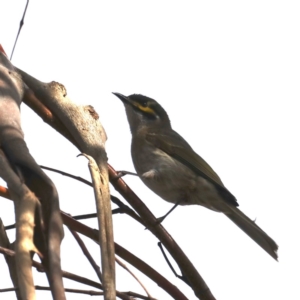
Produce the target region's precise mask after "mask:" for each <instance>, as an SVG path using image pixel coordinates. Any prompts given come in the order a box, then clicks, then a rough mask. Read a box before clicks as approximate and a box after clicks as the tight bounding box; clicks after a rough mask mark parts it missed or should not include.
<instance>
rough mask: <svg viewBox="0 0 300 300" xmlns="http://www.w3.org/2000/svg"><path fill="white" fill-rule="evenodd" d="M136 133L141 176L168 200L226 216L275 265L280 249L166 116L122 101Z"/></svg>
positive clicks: (137, 101) (132, 99) (149, 105)
mask: <svg viewBox="0 0 300 300" xmlns="http://www.w3.org/2000/svg"><path fill="white" fill-rule="evenodd" d="M115 95H116V96H117V97H118V98H119V99H121V100H122V101H123V103H124V105H125V109H126V114H127V118H128V122H129V125H130V130H131V133H132V144H131V155H132V160H133V164H134V167H135V169H136V172H137V174H138V176H139V177H140V178H141V180H142V181H143V182H144V183H145V185H147V186H148V187H149V188H150V189H151V190H152V191H153V192H155V193H156V194H157V195H159V196H160V197H161V198H163V199H164V200H166V201H168V202H171V203H179V204H180V205H192V204H197V205H202V206H204V207H206V208H209V209H211V210H214V211H217V212H222V213H224V214H225V215H226V216H227V217H228V218H229V219H230V220H231V221H233V222H234V223H235V224H236V225H237V226H238V227H239V228H240V229H242V230H243V231H244V232H245V233H246V234H247V235H248V236H249V237H251V238H252V239H253V240H254V241H255V242H256V243H257V244H258V245H260V246H261V247H262V248H263V249H264V250H265V251H266V252H267V253H269V254H270V255H271V256H272V257H273V258H274V259H277V250H278V246H277V245H276V243H275V242H274V241H273V240H272V239H271V238H270V237H269V236H268V235H267V234H266V233H265V232H264V231H263V230H262V229H261V228H260V227H258V226H257V225H256V224H255V223H254V222H253V221H252V220H250V219H249V218H248V217H247V216H246V215H245V214H244V213H243V212H241V211H240V210H239V209H238V208H237V206H238V203H237V200H236V199H235V197H234V196H233V195H232V194H231V193H230V192H229V191H228V190H227V189H226V187H225V186H224V184H223V182H222V181H221V179H220V177H219V176H218V175H217V174H216V173H215V172H214V170H213V169H212V168H211V167H210V166H209V165H208V164H207V163H206V162H205V160H204V159H202V158H201V157H200V156H199V155H198V154H197V153H196V152H195V151H194V150H193V149H192V147H191V146H190V145H189V144H188V143H187V142H186V141H185V140H184V139H183V138H182V137H181V136H180V135H179V134H178V133H177V132H175V131H174V130H173V129H172V127H171V123H170V120H169V117H168V115H167V113H166V112H165V110H164V109H163V108H162V106H161V105H160V104H158V103H157V102H156V101H155V100H153V99H151V98H149V97H145V96H143V95H131V96H128V97H126V96H123V95H121V94H118V93H115Z"/></svg>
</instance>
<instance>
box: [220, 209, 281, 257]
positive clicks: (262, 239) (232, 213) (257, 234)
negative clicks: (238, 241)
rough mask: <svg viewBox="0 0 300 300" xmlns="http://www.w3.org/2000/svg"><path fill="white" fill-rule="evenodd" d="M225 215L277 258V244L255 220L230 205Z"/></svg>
mask: <svg viewBox="0 0 300 300" xmlns="http://www.w3.org/2000/svg"><path fill="white" fill-rule="evenodd" d="M228 208H229V209H228V210H227V211H226V212H225V215H226V216H227V217H228V218H229V219H230V220H231V221H232V222H234V223H235V224H236V225H237V226H238V227H240V228H241V229H242V230H243V231H244V232H245V233H246V234H247V235H248V236H249V237H251V238H252V239H253V240H254V241H255V242H256V243H257V244H258V245H259V246H261V247H262V248H263V249H264V250H265V251H266V252H267V253H269V254H270V255H271V256H272V257H273V258H274V259H275V260H277V258H278V255H277V250H278V246H277V244H276V243H275V242H274V241H273V240H272V239H271V238H270V237H269V236H268V235H267V234H266V233H265V232H264V231H263V230H262V229H261V228H259V227H258V226H257V225H256V224H255V222H254V221H252V220H251V219H249V218H248V217H247V216H246V215H245V214H244V213H242V212H241V211H240V210H239V209H238V208H236V207H234V206H229V205H228Z"/></svg>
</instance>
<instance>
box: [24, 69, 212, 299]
mask: <svg viewBox="0 0 300 300" xmlns="http://www.w3.org/2000/svg"><path fill="white" fill-rule="evenodd" d="M20 73H21V74H22V77H23V80H24V81H25V82H26V84H27V85H29V86H30V88H32V89H33V91H34V93H35V96H36V97H37V98H38V99H39V100H40V101H41V102H42V103H44V105H45V103H46V102H47V100H46V99H47V98H49V96H47V95H46V92H47V90H48V86H46V85H45V84H44V85H43V84H42V83H39V85H40V86H41V87H40V88H39V89H36V88H35V89H34V82H35V81H37V80H36V79H34V78H32V77H31V76H30V77H29V80H28V75H27V74H26V73H24V72H23V71H20ZM29 83H30V84H29ZM26 101H27V100H26V93H25V97H24V102H25V103H26ZM62 101H64V100H62ZM68 101H70V100H68ZM45 106H47V107H48V108H49V109H50V110H51V111H52V112H53V114H54V115H56V116H57V113H58V112H57V109H56V108H55V107H53V108H52V107H51V108H50V107H49V106H48V105H45ZM61 121H62V120H61ZM49 125H50V126H53V125H52V124H51V123H50V122H49ZM67 125H68V124H66V123H64V127H67V128H69V127H68V126H67ZM56 128H58V127H56ZM84 128H85V127H84ZM93 131H94V130H93ZM59 132H60V133H61V134H63V135H64V128H60V129H59ZM93 137H94V133H92V135H91V138H93ZM74 138H75V136H74ZM75 140H76V141H77V142H78V141H79V140H78V139H77V138H75ZM97 140H99V136H98V137H97ZM79 150H80V151H81V152H83V153H86V154H89V153H88V152H86V151H84V149H82V147H81V144H80V145H79ZM89 155H90V154H89ZM92 156H93V157H94V158H95V156H94V155H92ZM96 162H97V160H96ZM97 163H98V162H97ZM101 174H102V172H101ZM109 175H110V178H111V183H112V185H113V186H114V187H115V189H116V190H117V191H118V192H119V193H121V194H122V196H123V197H124V198H125V199H126V200H127V201H128V202H129V203H130V205H131V206H132V207H133V208H134V210H135V211H137V213H138V214H139V215H140V216H141V217H142V219H143V220H144V222H145V224H146V227H147V228H148V229H149V230H150V231H151V232H152V233H153V234H154V235H155V236H156V237H157V238H158V239H159V240H160V241H161V242H162V243H163V245H164V246H165V248H166V249H167V250H168V251H169V253H170V254H171V256H172V257H173V258H174V260H175V261H176V262H177V264H178V266H179V268H180V269H181V272H182V274H183V275H184V276H186V278H187V279H188V281H189V282H190V285H191V287H192V289H193V290H194V292H195V295H196V296H197V297H198V298H199V299H201V300H214V299H215V298H214V296H213V295H212V293H211V291H210V289H209V288H208V286H207V284H206V283H205V281H204V280H203V278H202V277H201V276H200V274H199V273H198V272H197V270H196V269H195V267H194V266H193V265H192V263H191V262H190V261H189V259H188V258H187V256H186V255H185V254H184V252H183V251H182V250H181V249H180V247H179V246H178V245H177V244H176V242H175V241H174V240H173V239H172V237H171V236H170V235H169V234H168V232H167V231H166V230H165V229H164V228H163V226H162V225H157V222H156V218H155V217H154V216H153V215H152V213H151V212H150V211H149V210H148V208H147V207H146V206H145V205H144V203H143V202H142V201H141V200H140V199H139V198H138V197H137V196H136V195H135V194H134V193H133V191H132V190H131V189H130V188H129V187H128V186H127V185H126V184H125V182H124V181H123V180H122V179H117V180H116V179H115V178H116V177H117V175H118V174H117V173H116V172H115V171H114V170H113V169H112V168H111V167H110V168H109Z"/></svg>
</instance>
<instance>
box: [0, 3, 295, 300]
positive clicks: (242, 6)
mask: <svg viewBox="0 0 300 300" xmlns="http://www.w3.org/2000/svg"><path fill="white" fill-rule="evenodd" d="M25 2H26V1H22V2H21V1H11V0H1V2H0V43H1V44H2V46H3V47H4V49H5V50H6V52H7V53H8V54H9V55H10V52H11V49H12V46H13V43H14V39H15V36H16V33H17V31H18V26H19V22H20V18H21V16H22V14H23V9H24V6H25ZM299 8H300V5H299V2H298V1H181V2H179V1H151V2H150V1H147V2H146V1H54V0H52V1H47V0H44V1H37V0H35V1H34V0H31V1H30V4H29V8H28V12H27V15H26V19H25V25H24V28H23V30H22V32H21V35H20V39H19V42H18V45H17V48H16V51H15V54H14V57H13V61H12V62H13V63H14V64H15V65H16V66H18V67H19V68H21V69H23V70H24V71H26V72H28V73H29V74H31V75H33V76H35V77H36V78H38V79H40V80H42V81H45V82H48V81H51V80H55V81H59V82H61V83H63V84H64V85H65V86H66V88H67V91H68V94H69V96H70V97H71V98H72V99H73V100H74V101H75V102H77V103H82V104H90V105H93V106H94V107H95V109H96V110H97V112H98V113H99V115H100V120H101V122H102V124H103V125H104V127H105V129H106V131H107V134H108V138H109V140H108V142H107V152H108V156H109V163H110V164H111V165H112V166H113V167H114V168H115V169H119V170H124V169H125V170H130V171H133V170H134V169H133V166H132V163H131V157H130V133H129V127H128V124H127V119H126V116H125V111H124V108H123V105H122V103H121V102H120V101H119V100H118V99H117V98H116V97H115V96H113V95H112V94H111V92H120V93H123V94H125V95H129V94H132V93H141V94H144V95H147V96H149V97H152V98H154V99H156V100H157V101H158V102H159V103H160V104H162V106H163V107H164V108H165V109H166V111H167V112H168V114H169V116H170V119H171V121H172V125H173V128H174V129H175V130H176V131H178V132H179V133H180V134H181V135H182V136H184V138H185V139H186V140H187V141H189V143H190V144H191V145H192V147H193V148H194V150H195V151H196V152H198V153H199V154H200V155H201V156H202V157H203V158H204V159H205V160H206V161H207V162H208V163H209V164H210V165H211V166H212V167H213V168H214V169H215V171H216V172H217V173H218V174H219V176H220V177H221V179H222V181H223V182H224V183H225V185H226V186H227V188H228V189H229V190H230V191H231V192H232V193H233V194H234V195H235V196H236V198H237V199H238V201H239V204H240V208H241V210H242V211H243V212H245V213H246V214H247V215H248V216H249V217H251V218H253V219H256V220H257V224H258V225H259V226H260V227H262V229H263V230H265V231H266V232H267V233H268V234H269V235H270V236H271V237H272V238H273V239H274V240H275V241H276V242H277V243H278V245H279V263H276V262H275V261H274V260H273V259H271V258H270V257H269V256H268V255H267V254H266V253H265V252H264V251H263V250H262V249H261V248H260V247H259V246H257V245H256V244H255V243H254V242H253V241H252V240H251V239H249V238H248V237H247V236H246V235H245V234H244V233H243V232H242V231H241V230H240V229H238V227H236V226H235V225H234V224H233V223H232V222H231V221H230V220H229V219H227V218H226V217H224V216H223V215H221V214H218V213H215V212H211V211H209V210H207V209H205V208H202V207H196V206H190V207H179V208H177V209H176V210H175V211H174V212H173V213H172V214H171V215H170V216H169V217H168V218H167V219H166V220H165V221H164V223H163V225H164V226H165V227H166V229H167V230H168V231H169V233H170V234H171V235H172V236H173V237H174V239H175V240H176V241H177V242H178V243H179V245H180V246H181V247H182V249H183V250H184V251H185V253H186V254H187V256H188V257H189V258H190V260H191V261H192V262H193V263H194V265H195V266H196V268H197V269H198V271H199V272H200V274H201V275H202V276H203V277H204V279H205V280H206V282H207V284H208V286H209V287H210V288H211V290H212V292H213V294H214V295H215V297H216V298H217V299H222V300H241V299H243V300H253V299H256V300H266V299H272V300H279V299H280V300H281V299H300V292H299V268H300V258H299V257H300V255H299V253H300V234H299V231H300V230H299V229H300V218H299V200H300V199H299V196H300V192H299V168H300V159H299V153H300V145H299V125H300V120H299V107H298V106H299V96H300V95H299V94H300V90H299V80H300V71H299V70H300V58H299V57H300V55H299V53H300V42H299V31H300V21H299V14H300V9H299ZM22 122H23V129H24V132H25V137H26V141H27V143H28V147H29V148H30V151H31V153H32V154H33V156H34V157H35V159H36V160H37V161H38V163H39V164H43V165H47V166H50V167H54V168H59V169H61V170H64V171H67V172H71V173H73V174H76V175H80V176H83V177H85V178H88V179H89V173H88V171H87V162H86V160H85V159H84V158H76V155H77V154H78V153H79V152H78V150H77V149H75V148H74V147H73V146H71V145H70V144H69V143H68V142H67V141H66V140H64V138H62V137H60V136H58V135H57V134H56V133H55V132H54V131H53V130H52V129H51V128H50V127H49V126H47V125H45V124H44V123H43V122H42V121H41V119H40V118H39V117H37V116H36V115H35V114H34V113H32V112H31V111H30V110H29V109H28V108H27V107H26V106H25V105H24V106H23V105H22ZM49 175H50V176H51V178H52V179H53V180H54V182H55V183H56V185H57V188H58V191H59V194H60V201H61V209H62V210H65V211H67V212H68V213H71V214H73V215H76V214H83V213H91V212H93V211H94V207H95V205H94V200H93V193H92V191H91V190H90V189H89V188H87V187H85V186H84V185H82V184H80V183H76V182H74V181H72V180H70V179H67V178H64V177H62V176H59V175H54V174H51V173H49ZM125 180H126V182H127V183H128V184H129V185H130V186H131V187H132V188H133V189H134V191H136V193H137V194H138V195H139V196H140V197H141V198H142V199H143V200H144V202H145V203H146V205H147V206H148V207H149V208H150V210H151V211H152V212H153V213H154V214H155V215H156V216H157V217H159V216H161V215H163V214H164V213H165V212H166V211H168V210H169V209H170V207H171V205H170V204H168V203H166V202H164V201H163V200H161V199H160V198H159V197H157V196H156V195H155V194H153V193H152V192H151V191H149V190H148V189H147V188H146V187H145V186H144V185H143V184H142V183H141V181H140V180H139V179H138V178H135V177H126V178H125ZM112 194H113V195H116V196H119V195H118V193H117V192H115V191H113V189H112ZM120 198H121V196H120ZM0 216H1V218H2V219H3V221H4V224H5V225H8V224H11V223H14V213H13V206H12V204H11V203H10V202H9V201H7V200H5V199H3V198H1V213H0ZM113 219H114V230H115V241H116V242H117V243H119V244H120V245H122V246H123V247H125V248H127V249H128V250H130V251H132V252H133V253H134V254H135V255H137V256H139V257H140V258H142V259H144V260H145V261H146V262H147V263H148V264H150V265H151V266H152V267H154V268H155V269H156V270H157V271H159V272H161V273H162V275H163V276H165V277H167V278H168V279H169V280H171V281H172V282H173V283H174V284H176V285H177V286H178V287H179V289H181V290H182V292H183V293H184V294H185V295H186V296H187V297H188V298H189V299H196V298H195V296H194V295H193V292H192V291H191V290H190V289H189V287H187V286H186V285H185V284H183V283H182V282H181V281H180V280H179V279H176V278H175V277H174V276H173V275H172V273H171V271H170V270H169V268H168V267H167V266H166V263H165V262H164V260H163V258H162V255H161V254H160V251H159V249H158V247H157V245H156V244H157V240H156V238H155V237H153V236H152V235H151V233H149V232H148V231H146V230H144V228H143V227H142V226H140V225H139V224H137V223H136V222H135V221H133V220H131V219H130V218H129V217H127V216H126V215H115V216H114V217H113ZM86 224H88V225H90V226H92V227H96V226H97V225H96V221H95V220H92V221H86ZM10 234H11V235H10V236H11V240H13V231H11V233H10ZM65 234H66V237H65V239H64V241H63V245H62V266H63V268H64V269H65V270H67V271H70V272H74V273H77V274H79V275H81V276H87V277H88V278H90V279H93V280H96V276H95V274H94V272H93V270H92V268H91V267H89V268H86V266H87V265H88V264H87V262H86V260H85V259H84V258H82V257H83V256H82V254H81V252H80V250H78V246H77V244H76V242H74V240H73V239H72V238H71V237H70V234H69V232H68V230H67V229H66V230H65ZM88 245H89V248H90V249H91V252H92V253H93V254H94V257H96V258H97V259H98V260H99V254H98V250H97V247H95V246H94V244H93V243H89V244H88ZM78 257H81V258H80V259H78ZM0 269H1V282H0V288H7V287H10V286H11V283H10V280H5V279H4V276H3V275H4V274H7V273H6V271H5V270H6V266H5V263H4V259H3V258H0ZM132 269H134V268H133V267H132ZM117 272H118V273H117V288H118V290H120V291H127V290H132V291H135V292H140V293H143V292H142V290H141V288H140V287H139V286H138V285H137V284H136V283H135V281H134V279H132V278H131V277H130V275H127V274H126V273H125V272H124V271H123V270H120V269H119V268H118V269H117ZM136 273H137V274H138V275H139V276H140V277H141V278H142V280H143V282H144V283H145V285H146V286H147V287H148V289H149V291H150V292H151V294H152V295H153V297H156V298H158V299H163V300H168V299H171V298H170V297H169V296H168V295H166V294H165V293H164V292H163V291H162V290H161V289H160V288H159V287H157V286H156V284H154V283H153V282H151V281H148V280H146V279H144V277H143V276H142V275H140V274H139V272H138V271H136ZM36 274H37V277H36V284H40V285H45V284H46V281H45V280H44V277H45V276H44V275H43V274H38V273H36ZM124 274H125V275H124ZM65 286H66V287H76V288H85V287H84V286H81V285H80V284H76V283H75V284H74V283H72V282H70V281H67V280H66V281H65ZM87 289H89V287H88V288H87ZM12 297H13V294H12V293H6V294H1V299H4V300H6V299H12ZM38 297H39V299H41V298H42V299H51V296H50V294H48V293H47V292H39V293H38ZM67 297H68V299H72V300H73V299H85V298H89V296H86V297H85V296H78V295H73V294H67Z"/></svg>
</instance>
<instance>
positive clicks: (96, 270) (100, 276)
mask: <svg viewBox="0 0 300 300" xmlns="http://www.w3.org/2000/svg"><path fill="white" fill-rule="evenodd" d="M69 230H70V232H71V233H72V235H73V237H74V238H75V240H76V242H77V243H78V245H79V247H80V248H81V250H82V252H83V254H84V255H85V257H86V258H87V259H88V261H89V262H90V264H91V265H92V267H93V269H94V270H95V272H96V274H97V276H98V278H99V281H100V282H102V274H101V271H100V268H99V266H98V265H97V263H96V262H95V260H94V259H93V257H92V256H91V254H90V252H89V250H88V249H87V247H86V246H85V244H84V243H83V241H82V239H81V238H80V236H79V234H78V233H77V232H76V231H74V230H71V229H70V228H69Z"/></svg>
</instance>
